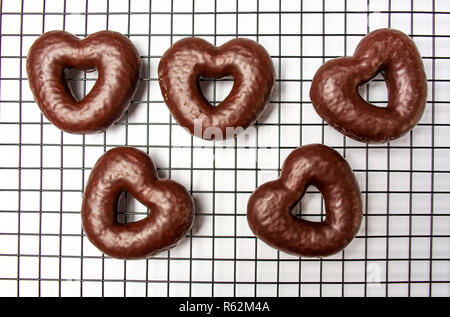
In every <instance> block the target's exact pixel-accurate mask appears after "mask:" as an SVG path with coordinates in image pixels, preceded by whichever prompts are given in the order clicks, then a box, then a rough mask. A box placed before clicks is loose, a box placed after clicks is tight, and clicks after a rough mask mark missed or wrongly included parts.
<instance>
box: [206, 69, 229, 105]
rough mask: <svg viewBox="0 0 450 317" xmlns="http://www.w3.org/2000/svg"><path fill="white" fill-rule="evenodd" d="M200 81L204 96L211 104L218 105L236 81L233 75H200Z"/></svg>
mask: <svg viewBox="0 0 450 317" xmlns="http://www.w3.org/2000/svg"><path fill="white" fill-rule="evenodd" d="M198 83H199V87H200V89H201V91H202V93H203V96H204V97H205V98H206V100H208V102H209V103H210V104H211V106H213V107H216V106H218V105H219V104H220V103H221V102H222V101H223V100H224V99H225V98H226V97H227V96H228V95H229V94H230V92H231V89H232V88H233V84H234V81H233V77H231V76H227V77H223V78H208V77H203V76H200V78H199V80H198Z"/></svg>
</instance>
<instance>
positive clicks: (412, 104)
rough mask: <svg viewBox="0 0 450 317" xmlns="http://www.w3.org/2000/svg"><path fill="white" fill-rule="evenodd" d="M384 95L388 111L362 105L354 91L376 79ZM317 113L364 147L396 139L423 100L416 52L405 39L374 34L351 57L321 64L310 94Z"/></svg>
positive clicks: (382, 32)
mask: <svg viewBox="0 0 450 317" xmlns="http://www.w3.org/2000/svg"><path fill="white" fill-rule="evenodd" d="M380 72H381V74H382V75H383V77H384V78H385V80H386V84H387V89H388V95H389V100H388V105H387V108H381V107H377V106H374V105H372V104H369V103H367V102H366V101H365V100H364V99H363V98H361V96H360V95H359V94H358V86H360V85H362V84H364V83H367V82H368V81H370V80H371V79H372V78H373V77H375V76H376V75H377V74H378V73H380ZM310 97H311V101H312V103H313V105H314V108H315V109H316V111H317V113H318V114H319V115H320V116H321V117H322V118H323V119H324V120H325V121H326V122H328V124H330V125H331V126H332V127H334V128H335V129H336V130H338V131H340V132H341V133H343V134H345V135H346V136H348V137H351V138H353V139H355V140H358V141H361V142H366V143H381V142H387V141H389V140H393V139H396V138H399V137H401V136H402V135H404V134H405V133H407V132H408V131H409V130H411V129H412V128H413V127H414V126H415V125H416V124H417V122H418V121H419V120H420V118H421V116H422V114H423V112H424V109H425V104H426V99H427V81H426V76H425V71H424V67H423V63H422V59H421V57H420V54H419V51H418V50H417V47H416V46H415V44H414V42H413V41H412V40H411V39H410V38H409V37H408V36H407V35H406V34H404V33H402V32H400V31H397V30H392V29H379V30H376V31H373V32H371V33H369V34H368V35H366V36H365V37H364V38H363V39H362V40H361V42H360V43H359V44H358V46H357V48H356V50H355V53H354V55H353V57H342V58H337V59H333V60H330V61H328V62H327V63H325V64H323V65H322V66H321V67H320V68H319V70H318V71H317V73H316V74H315V76H314V79H313V81H312V84H311V90H310Z"/></svg>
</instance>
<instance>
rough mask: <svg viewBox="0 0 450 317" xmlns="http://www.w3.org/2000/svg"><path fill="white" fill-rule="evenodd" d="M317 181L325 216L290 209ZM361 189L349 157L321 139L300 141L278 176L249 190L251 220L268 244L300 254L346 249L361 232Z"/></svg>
mask: <svg viewBox="0 0 450 317" xmlns="http://www.w3.org/2000/svg"><path fill="white" fill-rule="evenodd" d="M309 185H314V186H316V187H317V189H318V190H319V191H320V192H321V194H322V196H323V199H324V202H325V212H326V218H325V220H324V221H322V222H312V221H308V220H304V219H300V218H298V217H296V216H294V215H293V214H292V209H293V208H294V207H295V205H296V204H297V203H298V202H299V201H300V200H301V199H302V197H303V195H304V194H305V191H306V188H307V187H308V186H309ZM361 209H362V205H361V193H360V190H359V186H358V183H357V181H356V179H355V176H354V175H353V172H352V170H351V168H350V166H349V165H348V163H347V161H346V160H345V159H344V158H343V157H342V156H341V155H340V154H339V153H338V152H336V151H335V150H333V149H331V148H329V147H327V146H324V145H321V144H311V145H305V146H302V147H300V148H298V149H296V150H294V151H293V152H291V153H290V154H289V156H288V157H287V158H286V160H285V162H284V164H283V168H282V170H281V175H280V178H279V179H277V180H275V181H271V182H268V183H265V184H263V185H261V186H260V187H258V188H257V189H256V190H255V191H254V193H253V194H252V195H251V196H250V199H249V201H248V206H247V220H248V223H249V225H250V228H251V230H252V231H253V233H254V234H255V235H256V236H257V237H258V238H260V239H261V240H263V241H264V242H266V243H267V244H268V245H270V246H272V247H274V248H277V249H279V250H281V251H284V252H286V253H290V254H293V255H297V256H308V257H324V256H328V255H332V254H334V253H337V252H339V251H340V250H342V249H343V248H344V247H345V246H346V245H347V244H348V243H349V242H350V241H351V240H352V239H353V238H354V236H355V235H356V234H357V233H358V230H359V227H360V225H361V220H362V212H361Z"/></svg>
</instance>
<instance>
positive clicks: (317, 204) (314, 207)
mask: <svg viewBox="0 0 450 317" xmlns="http://www.w3.org/2000/svg"><path fill="white" fill-rule="evenodd" d="M324 206H325V205H324V202H323V198H322V194H321V193H320V191H319V190H318V189H317V188H316V187H315V186H313V185H311V186H309V187H308V188H307V190H306V193H305V195H304V196H303V197H302V199H301V200H300V201H299V202H298V203H297V204H296V205H295V207H294V208H292V215H293V216H294V217H296V218H298V219H300V218H301V219H303V220H308V221H312V222H321V221H323V220H325V210H324ZM321 210H323V214H321V213H320V211H321Z"/></svg>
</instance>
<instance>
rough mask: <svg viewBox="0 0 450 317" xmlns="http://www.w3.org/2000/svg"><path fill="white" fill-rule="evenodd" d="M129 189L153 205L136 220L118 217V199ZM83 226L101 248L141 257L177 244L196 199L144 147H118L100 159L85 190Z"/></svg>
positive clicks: (189, 222) (112, 253) (114, 254)
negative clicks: (161, 174)
mask: <svg viewBox="0 0 450 317" xmlns="http://www.w3.org/2000/svg"><path fill="white" fill-rule="evenodd" d="M124 191H127V192H128V193H130V194H131V195H133V196H134V197H135V198H136V199H137V200H138V201H140V202H141V203H142V204H144V205H145V206H147V207H148V208H149V209H150V214H149V215H148V216H147V217H146V218H144V219H142V220H140V221H137V222H131V223H126V224H121V223H118V221H117V204H118V200H119V196H120V195H121V193H123V192H124ZM81 217H82V222H83V228H84V231H85V232H86V235H87V237H88V238H89V240H90V241H91V242H92V243H93V244H94V245H95V246H96V247H97V248H99V249H100V250H101V251H102V252H104V253H106V254H108V255H110V256H112V257H115V258H120V259H138V258H146V257H150V256H152V255H155V254H157V253H159V252H161V251H164V250H167V249H169V248H171V247H173V246H174V245H175V244H176V243H177V242H178V241H179V240H181V239H182V238H183V237H184V236H185V235H186V233H187V232H188V231H189V229H190V228H191V226H192V223H193V220H194V202H193V200H192V197H191V196H190V195H189V192H188V191H187V190H186V189H185V188H184V187H183V186H181V185H180V184H178V183H176V182H174V181H172V180H168V179H159V178H158V176H157V173H156V169H155V166H154V165H153V162H152V160H151V159H150V157H148V156H147V154H145V153H144V152H142V151H140V150H137V149H134V148H130V147H118V148H115V149H112V150H109V151H108V152H106V153H105V154H103V156H102V157H100V159H99V160H98V161H97V163H96V164H95V166H94V168H93V169H92V172H91V174H90V176H89V180H88V182H87V185H86V190H85V192H84V197H83V204H82V209H81Z"/></svg>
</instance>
